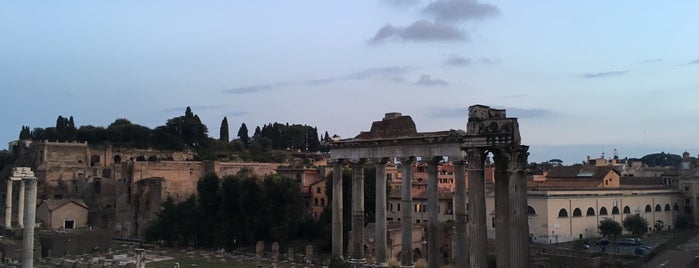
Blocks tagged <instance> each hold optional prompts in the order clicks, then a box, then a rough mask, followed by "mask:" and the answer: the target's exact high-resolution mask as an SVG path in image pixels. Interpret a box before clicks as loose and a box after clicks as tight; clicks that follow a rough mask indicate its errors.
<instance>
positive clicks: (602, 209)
mask: <svg viewBox="0 0 699 268" xmlns="http://www.w3.org/2000/svg"><path fill="white" fill-rule="evenodd" d="M599 215H600V216H601V215H607V208H605V207H602V208H600V209H599Z"/></svg>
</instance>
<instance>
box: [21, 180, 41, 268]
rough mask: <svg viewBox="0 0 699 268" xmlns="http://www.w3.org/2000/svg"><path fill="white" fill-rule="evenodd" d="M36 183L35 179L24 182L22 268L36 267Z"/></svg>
mask: <svg viewBox="0 0 699 268" xmlns="http://www.w3.org/2000/svg"><path fill="white" fill-rule="evenodd" d="M36 182H37V179H36V178H35V177H25V178H24V179H23V180H22V183H23V184H24V186H25V187H24V189H25V195H24V203H25V205H26V207H27V209H26V211H25V212H24V214H25V215H24V236H23V237H22V268H32V267H34V222H35V220H36Z"/></svg>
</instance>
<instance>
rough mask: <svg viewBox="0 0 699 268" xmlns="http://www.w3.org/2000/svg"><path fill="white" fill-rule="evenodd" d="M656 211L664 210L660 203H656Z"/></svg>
mask: <svg viewBox="0 0 699 268" xmlns="http://www.w3.org/2000/svg"><path fill="white" fill-rule="evenodd" d="M655 211H663V208H662V207H661V206H660V204H657V205H655Z"/></svg>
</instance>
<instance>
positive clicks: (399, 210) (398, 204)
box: [397, 203, 400, 211]
mask: <svg viewBox="0 0 699 268" xmlns="http://www.w3.org/2000/svg"><path fill="white" fill-rule="evenodd" d="M397 207H398V211H400V203H398V205H397Z"/></svg>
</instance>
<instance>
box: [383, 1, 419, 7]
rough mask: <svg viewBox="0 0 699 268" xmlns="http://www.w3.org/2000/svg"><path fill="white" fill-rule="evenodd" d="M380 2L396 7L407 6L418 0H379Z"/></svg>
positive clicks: (416, 2)
mask: <svg viewBox="0 0 699 268" xmlns="http://www.w3.org/2000/svg"><path fill="white" fill-rule="evenodd" d="M381 3H383V4H384V5H387V6H392V7H397V8H407V7H412V6H415V5H417V4H418V3H420V0H381Z"/></svg>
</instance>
